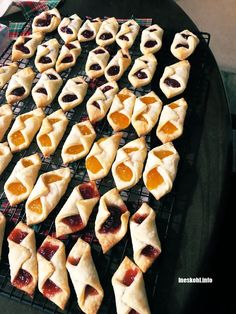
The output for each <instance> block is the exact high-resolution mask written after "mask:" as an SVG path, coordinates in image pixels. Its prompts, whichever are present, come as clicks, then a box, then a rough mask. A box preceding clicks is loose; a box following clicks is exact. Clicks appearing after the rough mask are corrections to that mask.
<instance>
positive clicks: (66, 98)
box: [62, 94, 77, 102]
mask: <svg viewBox="0 0 236 314" xmlns="http://www.w3.org/2000/svg"><path fill="white" fill-rule="evenodd" d="M76 99H77V96H76V95H74V94H67V95H65V96H63V97H62V101H64V102H72V101H75V100H76Z"/></svg>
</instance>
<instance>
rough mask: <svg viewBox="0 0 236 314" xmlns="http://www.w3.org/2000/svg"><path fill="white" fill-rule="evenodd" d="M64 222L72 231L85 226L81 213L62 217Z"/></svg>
mask: <svg viewBox="0 0 236 314" xmlns="http://www.w3.org/2000/svg"><path fill="white" fill-rule="evenodd" d="M62 222H63V223H64V224H65V225H67V226H68V227H69V228H70V229H71V231H72V232H76V231H79V230H81V229H82V228H83V221H82V219H81V217H80V215H79V214H78V215H73V216H69V217H65V218H63V219H62Z"/></svg>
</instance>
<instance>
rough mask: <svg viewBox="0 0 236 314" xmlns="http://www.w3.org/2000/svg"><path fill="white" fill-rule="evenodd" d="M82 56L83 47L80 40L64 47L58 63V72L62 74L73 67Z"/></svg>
mask: <svg viewBox="0 0 236 314" xmlns="http://www.w3.org/2000/svg"><path fill="white" fill-rule="evenodd" d="M80 54H81V46H80V43H79V41H78V40H75V41H71V42H70V43H68V44H65V45H63V46H62V48H61V51H60V54H59V56H58V59H57V62H56V71H57V72H62V71H65V70H67V69H69V68H71V67H73V66H74V65H75V64H76V60H77V58H78V57H79V55H80Z"/></svg>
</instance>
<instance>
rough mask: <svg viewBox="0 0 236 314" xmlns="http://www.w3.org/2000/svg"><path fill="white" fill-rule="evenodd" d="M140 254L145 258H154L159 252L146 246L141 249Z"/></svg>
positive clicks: (150, 246)
mask: <svg viewBox="0 0 236 314" xmlns="http://www.w3.org/2000/svg"><path fill="white" fill-rule="evenodd" d="M141 254H142V255H144V256H146V257H150V258H156V257H157V256H158V255H159V252H158V250H156V249H155V248H154V247H153V246H152V245H147V246H145V247H144V248H143V249H142V251H141Z"/></svg>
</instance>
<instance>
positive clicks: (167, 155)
mask: <svg viewBox="0 0 236 314" xmlns="http://www.w3.org/2000/svg"><path fill="white" fill-rule="evenodd" d="M178 163H179V154H178V152H177V151H176V149H175V147H174V145H173V144H172V143H171V142H169V143H166V144H163V145H161V146H157V147H155V148H153V149H152V150H151V151H150V152H149V153H148V158H147V162H146V166H145V169H144V172H143V181H144V184H145V185H146V187H147V189H148V191H149V192H150V193H152V195H153V196H154V197H155V198H156V200H159V199H160V198H161V197H162V196H163V195H165V194H167V193H169V192H170V191H171V189H172V186H173V182H174V179H175V177H176V173H177V167H178Z"/></svg>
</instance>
